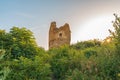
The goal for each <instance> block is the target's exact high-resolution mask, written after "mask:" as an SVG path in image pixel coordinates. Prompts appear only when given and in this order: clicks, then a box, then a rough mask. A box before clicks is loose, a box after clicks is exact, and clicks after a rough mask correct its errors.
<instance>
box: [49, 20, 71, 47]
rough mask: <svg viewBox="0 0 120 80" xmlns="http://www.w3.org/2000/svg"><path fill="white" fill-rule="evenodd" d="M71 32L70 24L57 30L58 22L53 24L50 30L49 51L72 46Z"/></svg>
mask: <svg viewBox="0 0 120 80" xmlns="http://www.w3.org/2000/svg"><path fill="white" fill-rule="evenodd" d="M70 41H71V31H70V27H69V24H67V23H66V24H64V25H63V26H61V27H59V28H57V27H56V22H51V25H50V29H49V49H51V48H53V47H59V46H62V45H65V44H67V45H70Z"/></svg>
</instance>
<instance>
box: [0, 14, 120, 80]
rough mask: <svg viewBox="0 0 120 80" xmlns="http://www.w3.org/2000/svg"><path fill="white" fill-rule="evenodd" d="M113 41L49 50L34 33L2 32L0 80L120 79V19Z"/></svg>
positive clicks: (0, 41)
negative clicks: (38, 41) (38, 43)
mask: <svg viewBox="0 0 120 80" xmlns="http://www.w3.org/2000/svg"><path fill="white" fill-rule="evenodd" d="M113 27H114V29H115V31H114V32H112V31H111V30H109V31H110V33H111V35H110V38H112V39H111V41H110V42H106V41H99V40H96V39H94V40H88V41H83V42H78V43H76V44H73V45H71V46H67V45H65V46H61V47H60V48H53V49H50V50H48V51H45V50H44V49H43V48H40V47H39V46H38V45H37V44H36V42H35V38H34V36H33V34H32V32H31V31H30V30H27V29H26V28H18V27H13V28H11V30H10V32H6V31H5V30H0V80H120V50H119V49H120V18H119V17H118V16H117V15H115V21H113Z"/></svg>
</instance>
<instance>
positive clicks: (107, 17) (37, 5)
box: [0, 0, 120, 49]
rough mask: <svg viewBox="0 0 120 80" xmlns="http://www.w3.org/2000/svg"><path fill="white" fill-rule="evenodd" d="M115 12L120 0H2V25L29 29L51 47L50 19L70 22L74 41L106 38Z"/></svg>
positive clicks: (58, 21)
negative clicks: (49, 42)
mask: <svg viewBox="0 0 120 80" xmlns="http://www.w3.org/2000/svg"><path fill="white" fill-rule="evenodd" d="M113 13H117V14H118V15H120V0H0V29H5V30H7V31H9V29H10V28H12V27H13V26H17V27H26V28H27V29H30V30H31V31H32V32H33V33H34V36H35V38H36V41H37V43H38V45H39V46H41V47H43V48H45V49H48V31H49V27H50V23H51V22H52V21H56V23H57V26H58V27H59V26H62V25H64V24H65V23H68V24H69V25H70V28H71V32H72V33H71V34H72V36H71V38H72V40H71V43H76V42H77V41H83V40H89V39H104V38H105V37H107V36H109V32H108V29H112V28H113V27H112V23H111V21H113V20H114V16H113Z"/></svg>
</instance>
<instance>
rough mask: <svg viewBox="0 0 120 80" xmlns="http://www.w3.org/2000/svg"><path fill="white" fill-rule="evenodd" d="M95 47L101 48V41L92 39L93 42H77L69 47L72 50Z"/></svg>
mask: <svg viewBox="0 0 120 80" xmlns="http://www.w3.org/2000/svg"><path fill="white" fill-rule="evenodd" d="M95 46H97V47H98V46H101V41H99V40H97V39H94V40H88V41H83V42H77V43H76V44H73V45H71V47H72V48H74V49H77V50H79V49H81V50H82V49H85V48H89V47H95Z"/></svg>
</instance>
